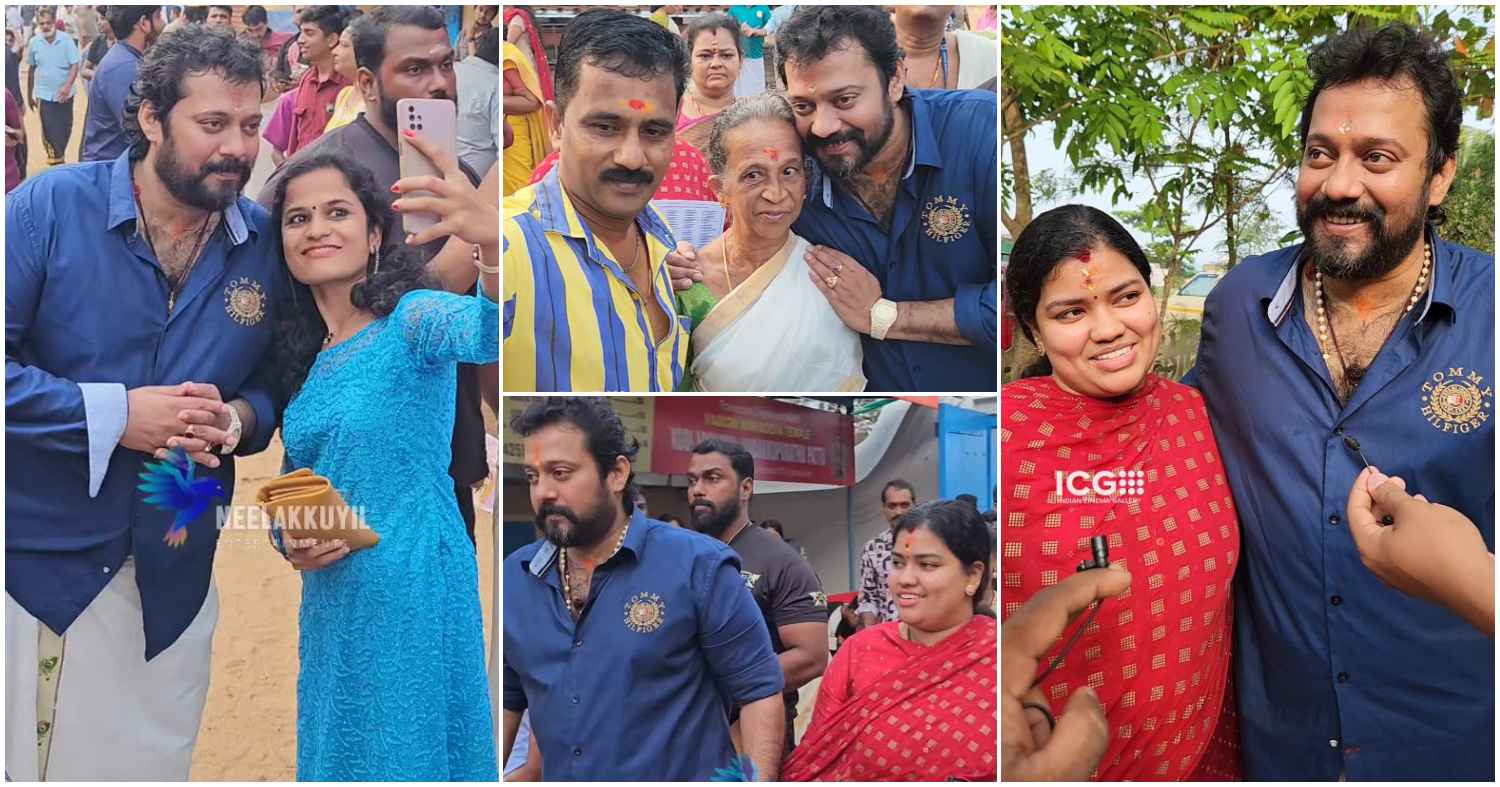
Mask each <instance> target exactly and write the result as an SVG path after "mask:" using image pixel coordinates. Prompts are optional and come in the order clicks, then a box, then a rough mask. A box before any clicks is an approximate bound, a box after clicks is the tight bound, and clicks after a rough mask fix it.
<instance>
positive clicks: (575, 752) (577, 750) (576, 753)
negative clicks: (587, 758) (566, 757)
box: [573, 746, 583, 757]
mask: <svg viewBox="0 0 1500 787" xmlns="http://www.w3.org/2000/svg"><path fill="white" fill-rule="evenodd" d="M573 756H574V757H582V756H583V749H580V748H578V747H577V746H574V747H573Z"/></svg>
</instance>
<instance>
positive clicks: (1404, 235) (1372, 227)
mask: <svg viewBox="0 0 1500 787" xmlns="http://www.w3.org/2000/svg"><path fill="white" fill-rule="evenodd" d="M1431 186H1432V179H1431V178H1429V179H1428V180H1427V182H1426V183H1424V184H1423V185H1422V196H1421V198H1420V199H1419V200H1418V201H1417V203H1416V208H1415V209H1414V210H1413V211H1412V215H1411V216H1409V217H1392V216H1391V215H1390V214H1388V213H1387V212H1386V211H1384V210H1382V209H1381V208H1380V207H1378V206H1375V205H1368V206H1366V205H1360V204H1359V202H1358V201H1357V200H1346V201H1344V202H1334V201H1333V200H1330V199H1328V198H1327V197H1325V196H1323V195H1322V194H1318V195H1316V196H1314V197H1313V198H1312V199H1311V200H1308V203H1307V205H1306V207H1303V206H1301V205H1299V206H1297V227H1298V229H1300V230H1302V237H1304V238H1306V239H1307V244H1308V247H1309V248H1310V249H1311V250H1312V259H1313V264H1314V265H1316V266H1317V267H1318V270H1319V271H1321V272H1322V273H1323V275H1324V276H1328V277H1330V278H1334V279H1342V280H1345V281H1369V280H1371V279H1377V278H1379V277H1381V276H1384V275H1385V274H1387V273H1390V272H1391V271H1392V270H1395V269H1396V266H1398V265H1400V264H1401V261H1402V260H1404V259H1406V255H1408V254H1410V253H1411V250H1412V248H1413V247H1415V246H1416V244H1417V240H1418V239H1419V238H1421V237H1422V231H1423V229H1424V228H1425V227H1426V225H1427V214H1426V211H1425V210H1423V209H1422V206H1423V205H1426V204H1427V197H1428V192H1429V190H1430V189H1431ZM1325 218H1327V219H1337V218H1343V219H1355V220H1358V221H1365V222H1368V228H1369V233H1368V234H1369V237H1370V242H1369V245H1368V247H1366V248H1365V250H1364V252H1363V253H1356V252H1355V251H1354V250H1353V249H1351V248H1349V241H1348V239H1347V238H1340V237H1336V236H1331V235H1327V234H1326V233H1324V232H1323V231H1322V229H1321V228H1320V227H1319V225H1318V220H1319V219H1325Z"/></svg>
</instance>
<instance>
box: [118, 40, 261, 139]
mask: <svg viewBox="0 0 1500 787" xmlns="http://www.w3.org/2000/svg"><path fill="white" fill-rule="evenodd" d="M127 33H128V31H127ZM202 74H218V75H220V76H222V77H224V79H226V80H227V81H228V82H229V83H230V84H232V85H250V84H254V85H261V98H265V87H264V86H263V84H262V81H261V80H262V77H263V76H264V74H265V72H264V70H263V69H262V68H261V63H260V47H258V46H256V45H255V44H253V43H251V42H249V41H246V40H245V39H243V38H240V37H239V36H237V35H235V34H234V33H233V32H232V31H230V30H227V29H223V28H216V27H204V26H203V25H185V26H183V27H180V28H178V29H176V30H173V31H172V32H170V33H163V34H162V35H161V37H160V38H157V39H156V43H155V44H153V45H152V46H151V48H150V49H148V50H146V56H145V57H144V58H142V59H141V68H140V72H139V73H138V74H137V76H136V78H135V82H134V83H133V84H132V85H131V86H130V94H129V95H128V96H126V98H125V115H124V121H123V125H124V127H125V141H126V142H128V143H130V160H131V161H139V160H141V159H143V158H145V157H146V151H148V150H150V148H151V142H150V140H148V139H146V134H145V132H144V131H142V130H141V120H140V112H141V104H143V103H144V102H147V101H149V102H151V106H152V107H153V108H154V109H155V110H156V115H157V117H159V118H161V128H162V134H163V135H170V134H171V128H172V124H171V122H170V121H171V116H172V108H173V107H175V106H177V102H178V101H181V100H182V97H183V94H182V83H183V82H184V81H186V80H187V78H188V77H194V76H199V75H202Z"/></svg>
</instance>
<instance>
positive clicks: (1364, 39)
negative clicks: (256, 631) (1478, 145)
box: [1297, 22, 1464, 225]
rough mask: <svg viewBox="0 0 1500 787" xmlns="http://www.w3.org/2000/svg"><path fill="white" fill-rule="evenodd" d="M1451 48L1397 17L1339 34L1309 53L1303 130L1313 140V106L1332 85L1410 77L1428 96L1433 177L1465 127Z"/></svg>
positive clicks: (1430, 212)
mask: <svg viewBox="0 0 1500 787" xmlns="http://www.w3.org/2000/svg"><path fill="white" fill-rule="evenodd" d="M1449 57H1450V53H1449V52H1446V51H1444V50H1443V49H1442V48H1441V47H1440V46H1439V45H1438V43H1437V40H1436V39H1434V38H1433V37H1432V36H1431V35H1430V34H1428V33H1426V32H1423V31H1421V30H1418V29H1416V28H1414V27H1412V26H1410V25H1408V24H1405V23H1404V22H1393V23H1391V24H1388V25H1386V26H1384V27H1381V28H1378V29H1372V28H1369V27H1363V26H1361V27H1355V28H1353V29H1351V30H1348V31H1346V32H1344V33H1340V34H1339V35H1336V36H1333V37H1332V38H1329V39H1328V40H1326V41H1324V42H1323V43H1322V44H1319V45H1318V48H1317V49H1316V50H1315V51H1314V52H1313V53H1312V55H1311V56H1310V57H1309V58H1308V65H1309V67H1310V68H1311V70H1312V76H1313V87H1312V91H1311V92H1309V93H1308V95H1307V102H1306V103H1305V104H1303V105H1302V118H1301V121H1300V122H1299V123H1298V126H1297V130H1298V131H1299V132H1300V133H1301V136H1302V143H1303V145H1304V146H1306V144H1307V134H1308V129H1309V127H1310V126H1311V125H1312V113H1313V106H1314V105H1315V104H1316V103H1317V101H1318V96H1319V95H1320V94H1322V92H1323V91H1324V90H1326V89H1328V88H1331V87H1339V86H1341V85H1351V84H1355V83H1358V82H1363V81H1364V80H1367V79H1373V80H1376V81H1378V82H1381V83H1383V84H1386V85H1394V84H1397V83H1400V82H1402V81H1404V80H1410V81H1411V83H1412V86H1413V88H1414V89H1415V90H1416V91H1417V92H1418V93H1419V94H1421V96H1422V104H1423V106H1424V107H1425V108H1426V110H1427V112H1426V116H1425V117H1424V121H1425V127H1426V130H1427V176H1428V178H1429V179H1431V177H1432V176H1433V175H1434V174H1436V173H1437V171H1438V170H1440V169H1442V168H1443V165H1444V164H1446V163H1448V159H1450V158H1453V157H1454V156H1456V155H1458V138H1459V132H1460V130H1461V128H1462V126H1463V113H1464V107H1463V99H1464V93H1463V89H1462V88H1460V87H1459V84H1458V77H1457V76H1455V75H1454V73H1453V68H1452V67H1451V66H1450V65H1449V64H1448V59H1449ZM1445 218H1447V215H1446V212H1445V211H1444V210H1443V208H1442V206H1440V205H1434V206H1431V207H1429V208H1428V209H1427V221H1428V222H1429V223H1431V224H1433V225H1440V224H1442V223H1443V220H1444V219H1445Z"/></svg>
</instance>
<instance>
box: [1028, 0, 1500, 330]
mask: <svg viewBox="0 0 1500 787" xmlns="http://www.w3.org/2000/svg"><path fill="white" fill-rule="evenodd" d="M1493 19H1494V8H1493V7H1492V6H1475V7H1465V8H1463V9H1459V10H1458V11H1454V12H1450V11H1446V10H1444V11H1435V10H1432V9H1424V8H1422V7H1417V6H1294V7H1286V6H1148V7H1141V6H1035V7H1014V6H1012V7H1006V8H1004V9H1002V16H1001V32H1000V40H1001V51H1002V77H1001V80H1000V87H1001V100H1000V104H1001V134H1002V137H1003V138H1004V139H1003V141H1004V142H1005V146H1006V158H1007V161H1006V166H1005V168H1004V173H1005V174H1004V182H1005V186H1004V191H1005V192H1006V199H1005V200H1004V201H1003V203H1002V210H1001V219H1002V221H1004V222H1005V226H1006V229H1007V230H1009V232H1010V233H1011V236H1012V237H1018V236H1019V235H1020V233H1021V231H1022V230H1023V229H1025V226H1026V224H1028V223H1029V222H1030V221H1031V213H1032V205H1033V197H1034V194H1035V191H1034V184H1033V178H1032V174H1031V172H1030V167H1029V162H1028V159H1027V156H1026V141H1027V139H1028V137H1029V136H1030V135H1031V133H1032V132H1033V131H1034V130H1035V129H1036V128H1037V127H1038V126H1040V125H1043V124H1045V123H1049V122H1050V123H1052V124H1053V126H1052V131H1053V144H1054V145H1055V146H1056V147H1058V148H1060V149H1061V150H1063V151H1064V153H1065V154H1066V155H1067V156H1068V159H1069V161H1070V162H1071V163H1072V165H1073V168H1074V171H1073V177H1072V178H1069V179H1067V180H1069V181H1070V182H1071V183H1073V184H1074V185H1075V186H1076V188H1077V189H1078V190H1080V191H1100V192H1105V193H1111V194H1112V196H1113V199H1114V201H1115V202H1116V204H1120V203H1127V202H1135V201H1137V200H1144V202H1142V203H1141V206H1140V208H1139V209H1138V211H1137V214H1138V215H1137V216H1136V223H1137V226H1141V227H1143V228H1150V229H1148V231H1149V232H1150V233H1151V234H1152V236H1153V237H1163V238H1166V239H1169V240H1170V249H1168V253H1167V254H1166V255H1165V256H1164V257H1161V258H1155V259H1156V261H1157V262H1159V263H1161V264H1162V265H1164V266H1165V267H1166V269H1167V271H1168V278H1169V280H1171V281H1176V280H1177V279H1178V277H1179V276H1180V273H1181V271H1182V268H1183V264H1184V263H1185V262H1186V261H1187V260H1189V259H1190V258H1191V256H1192V253H1193V252H1194V251H1195V250H1197V248H1198V246H1197V244H1198V243H1199V242H1200V240H1201V239H1202V237H1203V235H1204V233H1205V232H1206V231H1208V230H1210V229H1212V228H1214V227H1216V226H1218V225H1219V224H1221V223H1222V224H1224V232H1225V234H1226V236H1227V237H1228V241H1227V242H1226V248H1225V252H1226V253H1227V254H1228V256H1229V258H1230V264H1231V265H1233V264H1234V263H1236V262H1238V261H1239V259H1241V258H1242V257H1243V256H1244V251H1242V250H1241V248H1240V245H1241V240H1242V239H1243V238H1244V237H1245V233H1244V231H1243V229H1242V228H1241V227H1239V226H1238V225H1239V224H1240V222H1241V220H1242V215H1241V214H1242V213H1243V212H1244V211H1246V210H1247V208H1249V209H1253V208H1254V206H1256V205H1257V204H1258V200H1260V199H1261V195H1262V194H1263V193H1264V192H1265V191H1266V189H1267V188H1268V187H1269V186H1270V185H1272V184H1273V183H1275V182H1277V181H1278V180H1282V179H1287V178H1290V177H1292V176H1293V175H1294V174H1295V171H1296V166H1297V163H1298V161H1299V160H1300V156H1301V145H1300V140H1298V138H1297V123H1298V120H1299V118H1300V115H1301V111H1302V104H1303V102H1304V100H1305V97H1306V95H1307V93H1308V91H1309V89H1310V88H1311V86H1312V85H1311V78H1310V75H1309V74H1308V70H1307V56H1308V54H1309V53H1310V52H1311V51H1312V50H1313V49H1314V48H1315V47H1316V45H1317V44H1318V43H1319V42H1321V41H1322V40H1323V39H1325V38H1327V37H1328V36H1330V35H1334V34H1337V33H1338V32H1341V31H1343V30H1345V29H1348V28H1349V27H1350V26H1352V25H1355V24H1372V25H1381V24H1385V23H1387V22H1391V21H1396V20H1404V21H1407V22H1410V23H1413V24H1417V25H1420V26H1423V27H1425V28H1426V29H1428V30H1430V31H1432V32H1433V33H1434V35H1436V36H1437V37H1438V38H1439V40H1441V41H1443V42H1444V43H1445V44H1446V45H1448V46H1451V48H1452V49H1453V50H1454V56H1453V64H1454V68H1455V71H1456V73H1457V74H1458V76H1459V79H1460V83H1461V85H1462V86H1463V87H1464V90H1465V94H1466V95H1467V97H1468V98H1467V102H1468V104H1469V106H1471V107H1473V108H1474V109H1475V110H1476V111H1477V113H1478V114H1479V116H1480V117H1489V116H1491V115H1492V114H1493V111H1494V33H1493V30H1492V27H1493V24H1492V23H1493ZM1476 20H1479V21H1476ZM1140 177H1144V178H1145V179H1146V181H1147V183H1148V184H1149V187H1148V189H1139V187H1138V186H1136V185H1135V183H1136V182H1138V180H1137V179H1138V178H1140ZM1252 222H1253V216H1252ZM1252 229H1253V228H1252ZM1169 285H1170V282H1169ZM1162 308H1163V309H1165V303H1163V304H1162Z"/></svg>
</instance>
